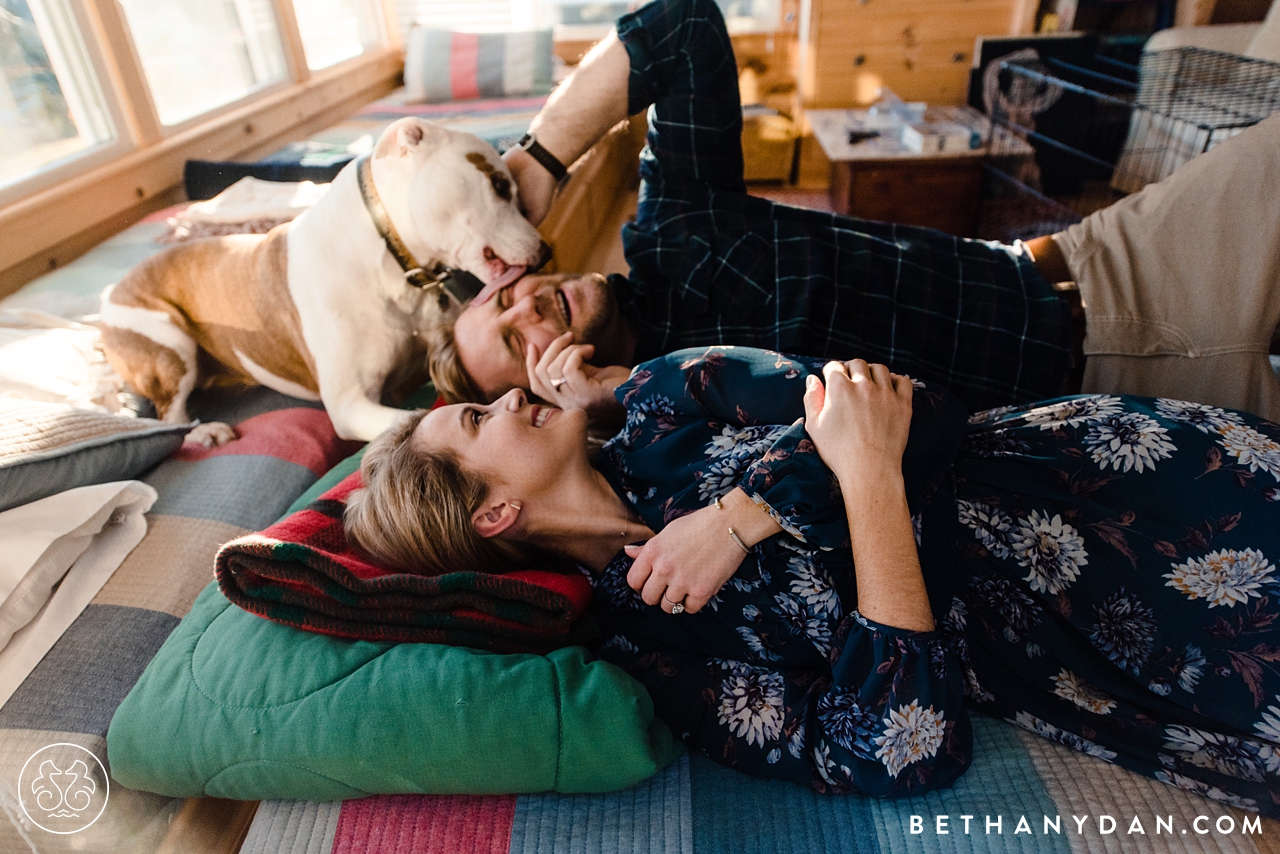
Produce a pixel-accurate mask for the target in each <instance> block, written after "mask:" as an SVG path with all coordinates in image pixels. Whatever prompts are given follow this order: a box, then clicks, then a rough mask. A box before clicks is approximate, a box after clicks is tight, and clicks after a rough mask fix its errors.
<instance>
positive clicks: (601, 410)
mask: <svg viewBox="0 0 1280 854" xmlns="http://www.w3.org/2000/svg"><path fill="white" fill-rule="evenodd" d="M593 353H595V347H593V346H592V345H590V344H574V343H573V332H572V331H570V332H566V333H564V334H563V335H561V336H560V337H559V338H557V339H556V340H554V341H552V342H551V343H550V344H549V345H547V351H546V352H545V353H541V354H540V353H539V352H538V348H537V347H535V346H534V345H532V344H530V345H529V348H528V350H527V351H526V352H525V368H526V369H527V370H528V371H529V390H530V391H532V392H533V393H534V394H536V395H537V396H538V397H540V398H542V399H543V400H545V401H547V402H548V403H553V404H555V405H556V406H558V407H560V408H561V409H585V410H586V411H587V416H588V417H589V418H590V419H591V421H593V422H597V423H599V422H611V421H612V422H617V421H621V420H622V418H624V417H625V415H626V413H625V411H624V409H623V407H622V404H621V403H618V401H617V399H616V398H615V397H614V396H613V390H614V389H616V388H617V387H618V386H620V385H621V384H622V382H623V381H624V380H625V379H626V378H627V377H629V376H631V369H630V368H626V367H623V366H621V365H611V366H609V367H605V368H597V367H595V366H594V365H588V364H587V359H589V358H591V356H592V354H593Z"/></svg>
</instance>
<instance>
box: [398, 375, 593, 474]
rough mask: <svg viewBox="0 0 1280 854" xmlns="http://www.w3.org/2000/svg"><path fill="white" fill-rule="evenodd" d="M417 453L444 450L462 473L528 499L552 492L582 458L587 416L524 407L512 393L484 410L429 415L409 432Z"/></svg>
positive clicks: (464, 407) (469, 407) (466, 407)
mask: <svg viewBox="0 0 1280 854" xmlns="http://www.w3.org/2000/svg"><path fill="white" fill-rule="evenodd" d="M412 445H413V447H414V448H416V449H419V450H448V451H452V452H453V453H454V454H455V455H456V456H457V458H458V462H459V463H461V465H462V467H463V468H465V469H467V470H469V471H473V472H475V473H477V474H479V475H480V476H481V477H483V478H484V480H485V482H486V483H488V484H489V486H490V488H493V487H494V486H496V485H499V484H501V485H505V486H507V487H510V488H511V489H512V490H513V491H514V494H513V496H512V497H520V498H526V499H527V498H533V497H535V496H536V495H537V494H538V493H539V492H541V491H543V490H548V489H552V488H554V487H555V485H556V484H557V483H558V482H559V480H560V478H561V477H562V476H563V474H564V473H565V472H566V471H568V470H569V467H570V466H572V465H573V464H574V463H576V462H580V461H581V462H585V461H586V458H587V414H586V413H585V412H583V411H582V410H581V409H568V410H565V409H555V408H554V407H550V406H547V405H545V404H535V403H530V402H529V399H528V398H527V397H526V395H525V392H524V391H523V390H522V389H518V388H517V389H512V390H511V391H509V392H507V393H506V394H504V395H503V396H502V397H500V398H498V399H497V400H495V401H494V402H493V403H490V404H487V405H485V404H478V403H458V404H455V405H453V406H444V407H441V408H439V409H434V410H432V411H431V412H430V413H428V414H427V416H426V417H425V418H423V419H422V421H421V422H420V423H419V424H418V427H417V429H416V430H414V431H413V439H412Z"/></svg>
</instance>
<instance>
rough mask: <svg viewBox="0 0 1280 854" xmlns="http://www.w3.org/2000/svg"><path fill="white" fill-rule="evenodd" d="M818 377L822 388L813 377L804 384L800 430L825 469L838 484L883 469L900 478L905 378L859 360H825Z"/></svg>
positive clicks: (907, 413)
mask: <svg viewBox="0 0 1280 854" xmlns="http://www.w3.org/2000/svg"><path fill="white" fill-rule="evenodd" d="M822 375H823V377H824V378H825V379H826V385H825V387H824V386H823V383H822V382H820V381H819V380H818V378H817V377H815V376H810V377H809V378H808V379H807V380H806V381H805V382H806V389H805V394H804V411H805V431H806V432H807V433H808V434H809V438H811V439H812V440H813V444H814V446H815V447H816V448H817V449H818V455H819V456H820V457H822V461H823V462H824V463H825V464H826V466H827V468H829V469H831V471H832V472H834V473H835V475H836V478H837V479H838V480H839V481H840V482H841V484H842V485H845V484H848V483H849V482H851V480H856V479H863V478H871V477H880V476H882V475H883V474H885V473H887V472H888V471H892V472H895V473H896V474H897V476H898V477H901V472H902V454H903V452H904V451H905V450H906V447H907V433H908V432H909V431H910V429H911V394H912V386H911V380H910V378H909V377H905V376H903V375H901V374H894V373H890V371H889V369H888V368H887V367H885V366H884V365H868V364H867V363H866V362H864V361H863V360H862V359H854V360H852V361H850V362H828V363H827V364H826V365H825V366H824V367H823V369H822Z"/></svg>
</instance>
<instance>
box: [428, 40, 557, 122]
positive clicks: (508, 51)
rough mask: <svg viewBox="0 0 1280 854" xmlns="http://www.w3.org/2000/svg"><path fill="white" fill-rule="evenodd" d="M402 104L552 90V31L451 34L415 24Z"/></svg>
mask: <svg viewBox="0 0 1280 854" xmlns="http://www.w3.org/2000/svg"><path fill="white" fill-rule="evenodd" d="M404 86H405V103H408V104H421V103H435V102H440V101H465V100H468V99H472V98H498V97H502V96H504V95H532V94H539V95H541V94H546V93H547V92H550V91H551V30H530V31H526V32H518V33H455V32H450V31H448V30H429V29H425V28H423V27H414V28H413V29H411V30H410V31H409V38H408V47H407V49H406V53H405V60H404Z"/></svg>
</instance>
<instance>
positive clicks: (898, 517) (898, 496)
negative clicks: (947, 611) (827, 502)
mask: <svg viewBox="0 0 1280 854" xmlns="http://www.w3.org/2000/svg"><path fill="white" fill-rule="evenodd" d="M822 375H823V377H824V378H825V379H826V381H827V382H826V386H825V388H824V387H823V384H822V383H821V382H819V381H818V379H817V377H813V376H810V377H809V378H808V379H807V380H806V381H805V382H806V383H807V385H808V387H807V388H806V390H805V393H804V411H805V430H806V431H807V432H808V433H809V437H810V438H811V439H813V444H814V445H815V446H816V447H817V449H818V454H819V455H820V456H821V457H822V461H823V462H824V463H826V465H827V468H829V469H831V471H832V472H834V473H835V476H836V479H837V480H839V481H840V491H841V492H842V493H843V494H844V505H845V514H846V515H847V516H848V518H849V541H850V544H851V547H852V551H853V571H854V577H855V578H856V579H857V583H858V610H859V611H860V612H861V613H862V615H863V616H864V617H866V618H867V619H869V620H875V621H876V622H880V623H884V624H885V625H887V626H897V627H898V628H903V629H909V630H911V631H918V632H928V631H932V630H933V628H934V623H933V614H932V612H931V611H930V610H929V596H928V592H927V591H926V590H925V586H924V575H923V573H922V572H921V571H920V558H919V556H918V555H917V553H916V544H915V537H914V535H913V532H912V526H911V511H910V509H909V508H908V506H907V495H906V486H905V485H904V484H903V482H902V453H903V451H905V450H906V447H907V434H908V432H909V431H910V429H911V393H912V386H911V380H910V379H909V378H908V377H904V376H902V375H900V374H893V373H890V372H889V369H888V368H886V367H885V366H884V365H868V364H867V363H866V362H864V361H862V360H861V359H854V360H853V361H852V362H828V363H827V364H826V365H825V366H823V368H822Z"/></svg>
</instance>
